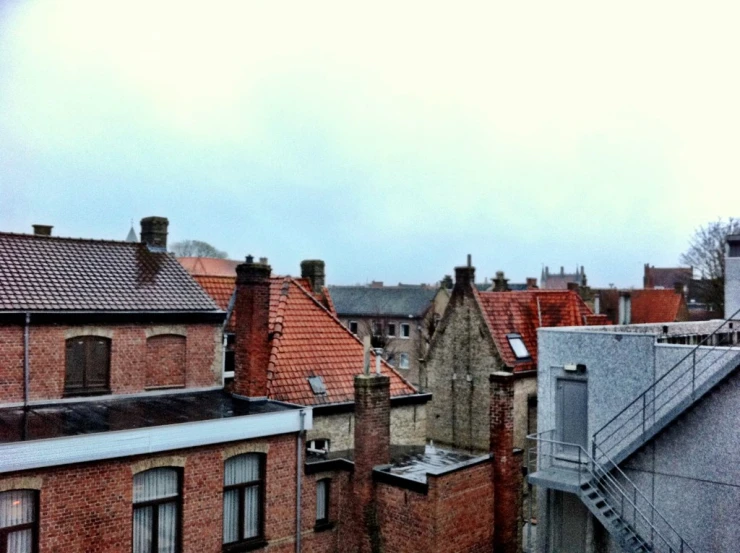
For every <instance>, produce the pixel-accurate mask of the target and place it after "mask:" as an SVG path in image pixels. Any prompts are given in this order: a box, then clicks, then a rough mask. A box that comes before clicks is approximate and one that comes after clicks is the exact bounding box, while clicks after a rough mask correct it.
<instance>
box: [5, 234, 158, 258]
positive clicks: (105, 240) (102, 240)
mask: <svg viewBox="0 0 740 553" xmlns="http://www.w3.org/2000/svg"><path fill="white" fill-rule="evenodd" d="M2 236H11V237H13V238H26V239H30V240H47V241H49V240H66V241H71V242H92V243H94V244H124V245H127V246H141V245H146V243H145V242H129V241H128V240H114V239H112V238H81V237H80V238H77V237H74V236H43V235H38V234H28V233H26V232H7V231H0V237H2ZM152 253H172V252H168V251H162V252H152Z"/></svg>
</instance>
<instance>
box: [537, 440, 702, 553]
mask: <svg viewBox="0 0 740 553" xmlns="http://www.w3.org/2000/svg"><path fill="white" fill-rule="evenodd" d="M553 433H554V429H551V430H545V431H542V432H538V433H536V434H530V435H528V436H527V439H529V440H534V441H535V442H536V443H537V447H536V450H537V451H536V455H537V461H538V462H539V458H540V456H541V454H540V448H541V445H542V444H545V443H546V444H550V445H551V446H552V445H559V446H567V447H570V448H575V449H577V450H578V466H579V477H578V482H579V485H580V484H581V476H580V475H581V474H582V472H583V471H582V470H581V468H582V467H583V466H584V464H583V463H582V461H581V459H582V458H585V459H586V460H587V462H586V465H585V467H586V471H587V472H588V473H589V474H590V475H591V476H593V481H594V482H593V483H594V484H595V485H598V486H600V487H601V488H602V490H603V492H604V493H605V494H607V495H609V496H613V497H618V498H619V501H617V503H619V505H616V504H612V503H610V507H611V508H612V509H614V510H615V511H618V512H619V516H620V517H621V518H622V519H623V520H624V521H625V522H626V523H628V524H629V522H628V521H629V513H628V512H626V511H625V505H624V503H625V499H626V502H627V511H632V525H633V527H634V531H635V534H636V536H637V538H638V539H640V540H641V541H642V542H643V543H645V544H647V543H648V542H647V541H646V540H645V539H644V538H643V537H642V536H640V535H639V533H638V531H637V527H636V525H637V524H638V516H637V515H638V514H639V516H640V521H641V522H640V523H641V524H645V525H646V526H647V527H648V528H650V530H651V537H652V538H653V539H652V540H651V541H654V537H655V536H657V537H658V538H659V539H660V540H661V541H662V542H663V543H664V544H665V545H666V546H667V547H668V549H669V551H679V550H680V551H682V552H684V553H686V552H692V553H693V551H694V550H693V549H692V548H691V546H690V545H689V544H688V543H687V542H686V541H685V540H684V539H683V538H682V537H681V535H680V534H679V533H678V532H677V531H676V529H675V528H674V527H673V526H672V525H671V524H670V523H669V522H668V521H667V520H666V518H665V517H664V516H663V515H662V514H661V513H660V511H658V510H657V509H656V507H655V505H653V503H652V502H651V501H650V499H648V498H647V496H645V494H644V493H642V492H641V491H640V489H639V488H638V487H637V485H635V483H634V482H633V481H632V480H631V479H630V478H629V476H627V474H625V472H624V471H623V470H622V469H621V468H619V466H617V464H616V463H614V461H612V460H611V459H609V457H608V456H606V454H604V457H606V459H607V460H608V464H609V465H611V467H612V468H611V469H607V467H605V466H602V464H601V463H599V462H598V461H596V459H595V458H594V457H592V456H591V454H590V453H589V452H588V451H586V449H585V448H584V447H583V446H581V445H580V444H573V443H568V442H563V441H559V440H554V439H548V438H544V437H541V436H543V435H545V434H553ZM532 449H535V448H532ZM532 449H530V450H529V452H528V464H529V463H531V452H532ZM602 454H603V451H602ZM549 457H554V454H552V453H550V455H549ZM613 471H615V472H617V475H618V476H619V477H621V478H623V480H624V481H625V482H626V483H628V484H629V486H630V487H631V490H632V491H633V493H630V492H629V491H627V490H626V489H625V487H624V486H623V485H622V484H621V483H620V482H619V481H618V480H617V479H616V478H615V477H614V475H613V474H612V472H613ZM638 495H639V497H640V498H641V499H642V500H643V502H644V503H645V504H646V505H647V506H648V507H649V512H648V514H649V515H653V518H652V519H651V518H648V516H647V515H646V514H645V513H644V512H643V509H641V508H640V507H639V506H638V504H637V503H638V501H637V497H638ZM633 498H634V499H633ZM620 505H621V509H620V508H619V507H620ZM655 515H657V517H658V518H659V521H660V522H662V523H663V524H664V525H665V526H666V527H667V528H668V529H669V530H670V532H671V533H672V537H673V541H674V542H675V541H676V540H677V541H678V542H679V543H678V547H679V548H680V549H676V546H675V545H673V544H672V543H671V542H670V541H669V540H668V539H667V538H666V537H665V536H664V535H663V533H662V532H661V531H660V529H659V528H657V527H656V525H655V523H654V521H655V518H654V516H655Z"/></svg>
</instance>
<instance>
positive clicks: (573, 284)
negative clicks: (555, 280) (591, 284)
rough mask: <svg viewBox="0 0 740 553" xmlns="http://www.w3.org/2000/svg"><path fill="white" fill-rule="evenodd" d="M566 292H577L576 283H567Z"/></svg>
mask: <svg viewBox="0 0 740 553" xmlns="http://www.w3.org/2000/svg"><path fill="white" fill-rule="evenodd" d="M568 290H572V291H573V292H578V283H577V282H569V283H568Z"/></svg>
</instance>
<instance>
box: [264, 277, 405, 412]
mask: <svg viewBox="0 0 740 553" xmlns="http://www.w3.org/2000/svg"><path fill="white" fill-rule="evenodd" d="M270 297H271V301H270V326H271V330H272V331H273V332H274V333H275V338H274V339H273V347H272V352H271V354H270V366H269V369H268V371H269V372H268V379H269V381H268V397H270V398H271V399H276V400H281V401H288V402H293V403H299V404H302V405H318V404H325V403H337V402H345V401H354V376H355V375H356V374H359V373H360V372H361V371H362V367H363V359H364V353H363V351H364V350H363V345H362V342H360V340H359V339H358V338H357V337H356V336H355V335H354V334H352V333H351V332H349V330H347V328H345V327H344V326H343V325H342V323H341V322H339V320H338V319H337V318H336V317H334V316H333V315H332V314H331V313H330V312H329V311H328V310H327V309H326V308H324V306H322V305H321V304H320V303H319V302H318V301H317V300H316V299H315V298H314V297H313V295H312V294H310V293H309V292H308V290H307V289H305V288H304V287H303V286H301V285H300V284H299V279H293V278H290V277H284V278H273V279H271V282H270ZM373 358H374V355H373ZM372 364H373V365H372V367H373V370H374V367H375V360H374V359H373V360H372ZM381 367H382V369H381V370H382V372H383V374H387V375H389V376H390V377H391V396H403V395H410V394H415V393H416V390H415V389H414V387H413V386H412V385H411V384H410V383H409V382H407V381H406V380H404V379H403V377H401V375H399V374H398V373H397V372H396V371H395V370H394V369H393V368H392V367H391V366H390V365H388V364H387V363H385V362H383V363H382V365H381ZM309 376H321V378H322V380H323V381H324V385H325V386H326V390H327V393H326V395H325V396H322V395H315V394H314V393H313V391H312V390H311V386H310V385H309V383H308V377H309Z"/></svg>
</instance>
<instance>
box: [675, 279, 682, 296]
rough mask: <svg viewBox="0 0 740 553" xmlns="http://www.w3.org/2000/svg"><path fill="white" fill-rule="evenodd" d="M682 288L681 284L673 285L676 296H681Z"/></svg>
mask: <svg viewBox="0 0 740 553" xmlns="http://www.w3.org/2000/svg"><path fill="white" fill-rule="evenodd" d="M683 288H684V284H683V282H674V283H673V289H674V290H675V291H676V294H680V295H682V296H683Z"/></svg>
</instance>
